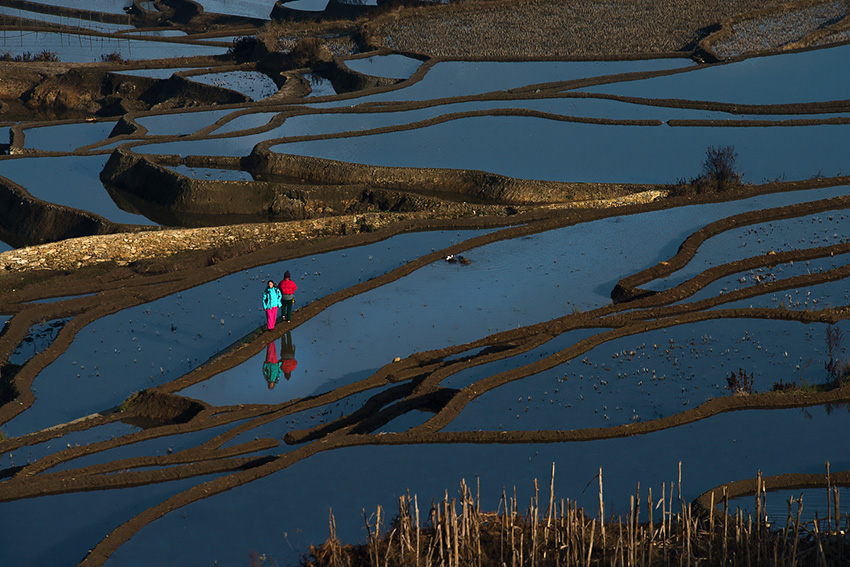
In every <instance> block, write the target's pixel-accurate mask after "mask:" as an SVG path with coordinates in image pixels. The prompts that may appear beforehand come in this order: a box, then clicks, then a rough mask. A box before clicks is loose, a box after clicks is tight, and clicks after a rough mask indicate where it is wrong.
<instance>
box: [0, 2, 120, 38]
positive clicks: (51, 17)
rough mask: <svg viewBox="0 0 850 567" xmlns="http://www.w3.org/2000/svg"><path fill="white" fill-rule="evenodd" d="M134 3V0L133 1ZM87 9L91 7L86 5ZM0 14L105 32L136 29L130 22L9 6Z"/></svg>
mask: <svg viewBox="0 0 850 567" xmlns="http://www.w3.org/2000/svg"><path fill="white" fill-rule="evenodd" d="M70 1H71V2H73V4H74V5H73V6H72V7H73V8H79V7H80V6H79V2H74V0H70ZM131 3H132V2H131ZM50 5H51V6H56V5H57V3H55V2H51V3H50ZM86 9H89V8H88V6H86ZM0 14H2V15H4V16H12V17H15V18H25V19H27V20H36V21H39V22H46V23H50V24H60V25H65V26H74V27H78V28H83V29H87V30H94V31H100V32H105V33H113V32H116V31H121V30H131V29H134V28H133V26H131V25H130V24H111V23H107V22H99V21H97V20H96V19H89V18H85V19H83V18H69V17H68V16H60V15H58V14H43V13H41V12H30V11H28V10H21V9H20V8H12V7H9V6H0Z"/></svg>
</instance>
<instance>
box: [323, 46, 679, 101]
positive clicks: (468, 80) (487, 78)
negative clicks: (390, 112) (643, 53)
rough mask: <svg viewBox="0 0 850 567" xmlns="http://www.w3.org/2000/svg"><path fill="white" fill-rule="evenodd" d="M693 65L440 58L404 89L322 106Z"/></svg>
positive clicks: (653, 61)
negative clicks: (424, 73) (451, 59)
mask: <svg viewBox="0 0 850 567" xmlns="http://www.w3.org/2000/svg"><path fill="white" fill-rule="evenodd" d="M693 64H694V63H693V61H691V60H690V59H684V58H682V59H648V60H644V61H523V62H495V61H443V62H440V63H437V64H435V65H434V66H433V67H431V69H429V70H428V73H427V74H426V75H425V77H424V78H423V79H422V80H421V81H417V82H416V83H414V84H412V85H410V86H408V87H406V88H404V89H401V90H394V91H390V92H386V93H380V94H374V95H368V96H364V97H360V98H356V99H349V100H345V101H339V102H331V103H324V105H322V106H325V105H326V106H348V105H351V104H358V103H361V102H376V101H385V100H429V99H434V98H445V97H453V96H463V95H471V94H480V93H487V92H491V91H500V90H507V89H512V88H517V87H524V86H527V85H534V84H540V83H550V82H559V81H571V80H575V79H583V78H586V77H596V76H601V75H615V74H619V73H636V72H640V71H656V70H664V69H680V68H684V67H689V66H692V65H693Z"/></svg>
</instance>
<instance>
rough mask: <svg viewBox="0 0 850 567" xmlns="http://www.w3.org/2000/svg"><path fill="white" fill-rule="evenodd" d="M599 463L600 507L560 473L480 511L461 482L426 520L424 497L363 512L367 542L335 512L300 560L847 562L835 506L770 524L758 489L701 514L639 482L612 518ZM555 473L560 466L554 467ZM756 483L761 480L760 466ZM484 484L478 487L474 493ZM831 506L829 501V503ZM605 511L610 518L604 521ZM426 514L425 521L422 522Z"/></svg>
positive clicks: (674, 489)
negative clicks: (348, 533) (809, 517)
mask: <svg viewBox="0 0 850 567" xmlns="http://www.w3.org/2000/svg"><path fill="white" fill-rule="evenodd" d="M601 475H602V470H601V469H600V471H599V477H598V480H599V482H598V485H599V508H598V510H597V511H595V513H594V515H593V516H589V515H588V514H587V513H585V511H584V510H583V509H581V508H579V507H578V506H577V505H576V504H575V503H574V502H571V501H569V500H563V499H561V500H558V499H556V498H555V494H554V480H553V481H552V482H551V483H550V485H549V490H548V498H547V499H546V500H544V501H540V500H539V496H540V491H539V489H538V485H537V481H536V480H535V482H534V496H533V497H532V499H531V502H530V503H529V505H528V508H527V509H526V510H525V511H524V512H523V511H521V510H520V504H519V502H518V501H517V499H516V497H515V496H514V497H510V496H508V495H507V494H505V493H504V492H503V494H502V499H501V501H500V504H499V509H498V511H497V512H495V513H492V512H482V511H481V509H480V504H479V499H478V495H477V494H475V495H473V494H472V491H471V490H470V488H469V487H468V486H467V485H466V484H465V483H463V482H462V483H461V487H460V494H459V496H458V497H457V498H451V499H449V496H448V492H446V495H445V497H444V499H443V501H442V502H438V503H432V504H431V507H430V511H429V512H428V515H427V518H424V517H423V518H420V509H419V503H418V500H417V498H416V497H415V496H414V497H413V498H411V497H410V496H409V495H407V496H402V497H401V498H400V499H399V509H398V515H397V516H396V517H395V518H394V519H393V520H392V521H391V522H390V523H389V525H388V526H387V527H386V528H384V526H383V524H384V523H385V522H386V520H385V514H384V511H383V510H382V509H381V507H378V509H377V512H376V513H375V514H374V515H372V516H371V517H366V516H365V512H364V520H365V523H366V526H365V527H366V531H367V534H368V538H367V542H366V543H363V544H358V545H343V544H342V543H341V542H340V541H339V539H337V537H336V523H335V519H334V517H333V514H331V517H330V536H329V537H328V539H327V541H326V542H325V543H324V544H322V545H321V546H318V547H311V549H310V553H309V555H307V556H305V557H304V558H303V560H302V565H304V566H309V567H352V566H370V567H378V566H384V567H389V566H398V567H413V566H416V567H430V566H440V567H460V566H477V567H484V566H490V565H504V566H511V567H519V566H526V565H527V566H531V567H535V566H539V567H546V566H558V567H560V566H562V565H563V566H572V565H575V566H582V567H584V566H587V567H590V566H601V565H611V566H623V567H626V566H636V567H637V566H640V567H645V566H646V567H648V566H659V567H660V566H665V567H666V566H672V565H679V566H683V565H688V566H691V565H702V566H706V565H753V566H777V567H778V566H786V565H788V566H790V565H797V566H807V565H812V566H820V565H841V564H846V563H842V561H844V560H845V557H850V555H848V553H850V546H848V541H847V538H846V537H845V536H844V533H846V528H847V525H846V524H847V523H848V517H847V516H846V515H845V516H843V517H842V516H840V514H839V512H838V495H837V490H835V487H832V491H830V490H829V487H828V489H827V490H828V491H829V492H830V494H833V493H834V495H835V496H834V498H835V500H834V503H835V508H834V509H835V514H830V515H829V516H828V517H827V518H826V519H825V520H820V521H813V522H803V521H801V513H802V498H801V499H800V500H799V501H798V500H792V501H790V502H789V503H788V517H787V523H786V527H784V528H781V529H777V528H773V527H771V526H770V525H769V524H767V523H766V520H765V513H764V510H765V508H764V503H765V499H766V495H765V492H764V490H763V489H759V491H758V494H756V495H755V503H756V514H755V516H750V515H748V516H744V515H743V514H742V513H741V512H740V510H738V511H736V512H734V513H729V512H730V510H729V508H728V499H724V502H722V503H718V504H719V506H718V507H714V506H712V510H711V511H709V512H706V513H705V514H703V515H698V514H696V513H695V511H694V510H693V508H692V505H691V504H690V503H687V502H685V501H683V500H682V496H681V471H680V474H679V476H680V478H679V484H678V486H677V484H676V483H675V482H673V483H670V485H669V486H666V485H664V486H662V493H661V494H660V495H658V494H656V495H653V493H652V491H651V490H650V491H648V493H647V494H645V495H642V494H641V492H640V487H638V489H637V491H636V492H635V495H634V496H632V497H630V503H629V508H628V510H629V512H628V515H627V516H626V517H625V518H622V517H621V518H616V519H615V518H610V519H607V518H609V516H606V515H605V510H606V509H607V508H606V505H605V503H604V501H603V493H602V476H601ZM553 479H554V466H553ZM757 481H758V482H757V486H763V482H762V480H761V474H759V477H758V479H757ZM476 492H477V491H476ZM831 504H832V502H831ZM601 518H606V520H605V521H604V522H603V521H601ZM421 520H425V521H424V522H421Z"/></svg>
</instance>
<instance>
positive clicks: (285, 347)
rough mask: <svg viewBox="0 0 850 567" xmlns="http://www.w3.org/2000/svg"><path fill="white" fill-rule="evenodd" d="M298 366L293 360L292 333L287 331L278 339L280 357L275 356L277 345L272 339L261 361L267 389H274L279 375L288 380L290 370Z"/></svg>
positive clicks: (292, 370) (290, 373)
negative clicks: (264, 357) (263, 359)
mask: <svg viewBox="0 0 850 567" xmlns="http://www.w3.org/2000/svg"><path fill="white" fill-rule="evenodd" d="M297 366H298V361H297V360H295V345H293V344H292V333H290V332H289V331H287V332H286V334H284V335H283V338H281V340H280V358H278V356H277V347H276V346H275V342H274V341H272V342H270V343H269V344H268V346H267V347H266V359H265V361H264V362H263V378H265V380H266V383H267V384H268V388H269V390H272V389H274V387H275V384H277V383H278V381H279V380H280V375H281V373H283V377H284V378H286V379H287V380H289V379H290V378H291V376H292V372H294V371H295V368H296V367H297Z"/></svg>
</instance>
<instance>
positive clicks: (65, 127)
mask: <svg viewBox="0 0 850 567" xmlns="http://www.w3.org/2000/svg"><path fill="white" fill-rule="evenodd" d="M114 127H115V122H112V121H109V122H95V123H89V122H83V123H80V124H60V125H58V126H42V127H40V128H27V129H26V130H24V147H25V148H27V149H33V150H44V151H51V152H73V151H74V150H76V149H77V148H81V147H83V146H88V145H89V144H94V143H96V142H100V141H103V140H106V139H107V138H109V133H110V132H112V129H113V128H114Z"/></svg>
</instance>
